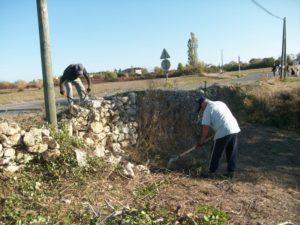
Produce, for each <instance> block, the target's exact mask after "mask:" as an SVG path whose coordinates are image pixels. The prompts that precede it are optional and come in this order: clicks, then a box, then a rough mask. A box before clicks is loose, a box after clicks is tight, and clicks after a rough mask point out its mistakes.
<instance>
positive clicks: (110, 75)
mask: <svg viewBox="0 0 300 225" xmlns="http://www.w3.org/2000/svg"><path fill="white" fill-rule="evenodd" d="M117 78H118V75H117V74H116V73H115V72H109V71H108V72H105V73H104V79H105V80H108V81H113V80H117Z"/></svg>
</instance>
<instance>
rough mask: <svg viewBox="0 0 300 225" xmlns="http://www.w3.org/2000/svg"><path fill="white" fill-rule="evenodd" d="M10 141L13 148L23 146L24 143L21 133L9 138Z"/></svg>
mask: <svg viewBox="0 0 300 225" xmlns="http://www.w3.org/2000/svg"><path fill="white" fill-rule="evenodd" d="M8 139H9V141H10V143H11V145H12V146H14V145H21V144H22V143H23V141H22V136H21V134H20V133H16V134H14V135H12V136H9V137H8Z"/></svg>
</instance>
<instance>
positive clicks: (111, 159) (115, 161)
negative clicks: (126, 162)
mask: <svg viewBox="0 0 300 225" xmlns="http://www.w3.org/2000/svg"><path fill="white" fill-rule="evenodd" d="M121 159H122V157H121V156H118V157H115V156H113V155H111V156H110V157H109V158H108V159H107V160H106V161H107V162H108V163H110V164H112V165H113V166H117V165H118V164H119V163H120V161H121Z"/></svg>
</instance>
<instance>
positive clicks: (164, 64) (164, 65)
mask: <svg viewBox="0 0 300 225" xmlns="http://www.w3.org/2000/svg"><path fill="white" fill-rule="evenodd" d="M170 67H171V63H170V61H169V60H168V59H164V60H163V61H162V62H161V68H163V70H166V71H167V70H168V69H170Z"/></svg>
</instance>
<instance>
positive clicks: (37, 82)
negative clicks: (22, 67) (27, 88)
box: [34, 80, 43, 90]
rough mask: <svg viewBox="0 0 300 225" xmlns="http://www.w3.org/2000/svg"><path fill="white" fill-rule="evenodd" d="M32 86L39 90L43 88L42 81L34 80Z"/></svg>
mask: <svg viewBox="0 0 300 225" xmlns="http://www.w3.org/2000/svg"><path fill="white" fill-rule="evenodd" d="M34 86H35V87H36V88H37V89H39V90H41V89H42V88H43V81H42V80H35V81H34Z"/></svg>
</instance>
